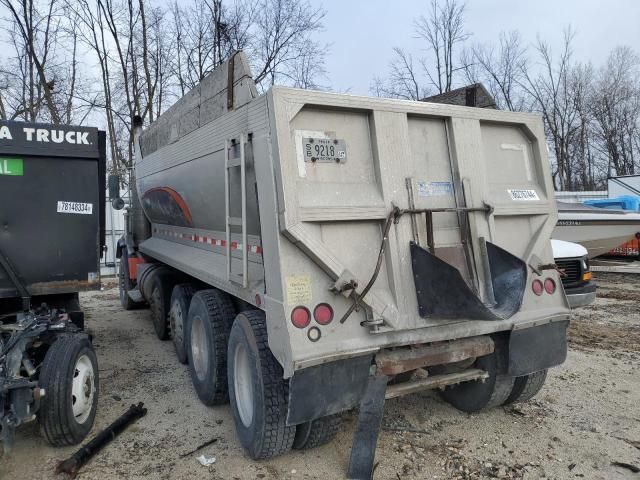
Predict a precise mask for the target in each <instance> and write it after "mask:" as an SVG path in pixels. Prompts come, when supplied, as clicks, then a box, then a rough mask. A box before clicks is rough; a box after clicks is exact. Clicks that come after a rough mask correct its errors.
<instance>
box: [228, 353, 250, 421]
mask: <svg viewBox="0 0 640 480" xmlns="http://www.w3.org/2000/svg"><path fill="white" fill-rule="evenodd" d="M233 372H234V381H233V386H234V390H235V397H236V407H237V409H238V413H239V414H240V420H241V421H242V423H243V424H244V426H245V427H249V426H250V425H251V422H253V378H252V375H251V359H250V357H249V353H248V352H247V349H246V347H245V346H244V345H242V344H238V345H237V346H236V351H235V352H234V355H233Z"/></svg>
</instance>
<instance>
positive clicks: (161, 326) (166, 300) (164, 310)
mask: <svg viewBox="0 0 640 480" xmlns="http://www.w3.org/2000/svg"><path fill="white" fill-rule="evenodd" d="M150 280H151V288H150V292H151V294H150V295H149V307H151V319H152V320H153V328H154V330H155V332H156V336H157V337H158V338H159V339H160V340H168V339H169V334H170V329H169V308H171V292H172V290H173V286H174V285H175V284H176V283H177V282H178V278H177V275H176V274H175V273H174V272H172V271H170V270H162V271H158V272H156V273H155V274H154V275H153V277H152V278H151V279H150Z"/></svg>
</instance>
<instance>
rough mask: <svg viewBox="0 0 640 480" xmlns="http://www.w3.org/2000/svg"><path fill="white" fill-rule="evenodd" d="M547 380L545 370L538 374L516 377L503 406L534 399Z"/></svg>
mask: <svg viewBox="0 0 640 480" xmlns="http://www.w3.org/2000/svg"><path fill="white" fill-rule="evenodd" d="M546 379H547V370H540V371H539V372H535V373H531V374H529V375H524V376H522V377H516V379H515V381H514V382H513V389H512V390H511V394H510V395H509V397H508V398H507V399H506V400H505V402H504V403H505V404H509V403H514V402H526V401H528V400H531V399H532V398H533V397H535V396H536V395H537V394H538V392H540V390H542V387H543V386H544V382H545V380H546Z"/></svg>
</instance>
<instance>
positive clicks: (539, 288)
mask: <svg viewBox="0 0 640 480" xmlns="http://www.w3.org/2000/svg"><path fill="white" fill-rule="evenodd" d="M531 290H533V293H535V294H536V295H538V296H540V295H542V292H544V286H543V285H542V282H541V281H540V280H538V279H537V278H536V279H535V280H534V281H533V282H531Z"/></svg>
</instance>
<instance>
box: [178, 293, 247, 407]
mask: <svg viewBox="0 0 640 480" xmlns="http://www.w3.org/2000/svg"><path fill="white" fill-rule="evenodd" d="M234 317H235V309H234V306H233V302H232V301H231V298H230V297H229V295H227V294H226V293H224V292H221V291H220V290H200V291H199V292H197V293H195V294H194V295H193V298H192V299H191V304H190V305H189V315H188V316H187V345H188V347H187V357H188V359H189V374H190V375H191V382H192V383H193V387H194V388H195V390H196V393H197V394H198V398H200V401H201V402H202V403H204V404H205V405H222V404H225V403H227V402H228V401H229V389H228V387H227V344H228V342H229V331H230V330H231V325H232V323H233V319H234Z"/></svg>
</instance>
